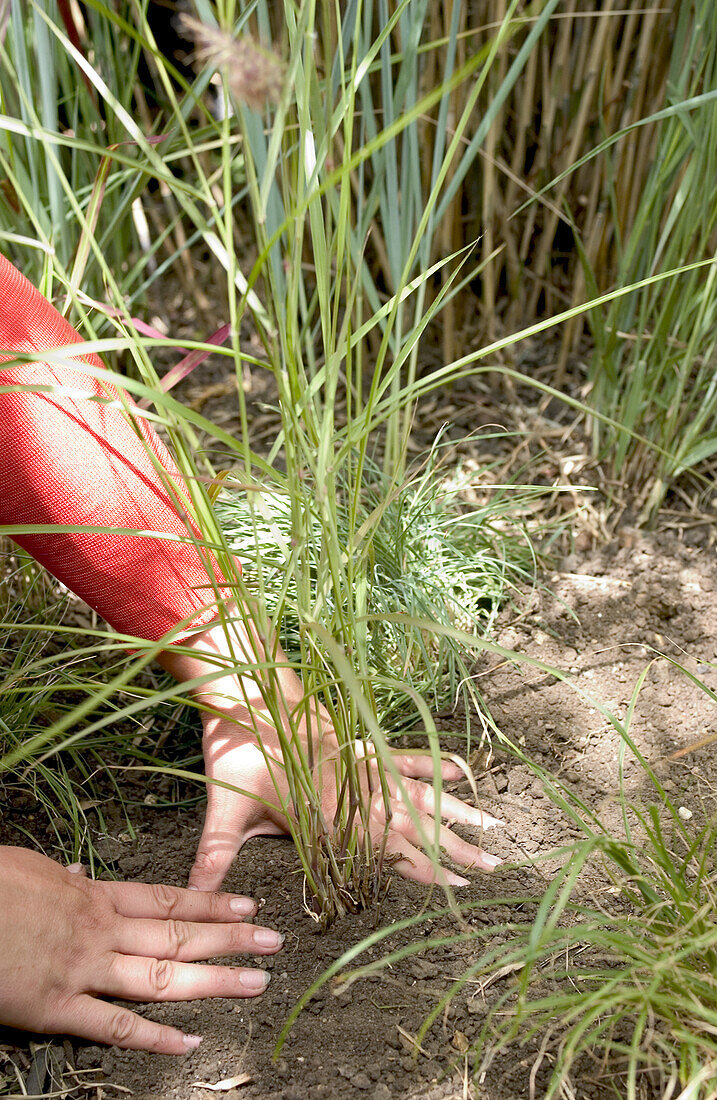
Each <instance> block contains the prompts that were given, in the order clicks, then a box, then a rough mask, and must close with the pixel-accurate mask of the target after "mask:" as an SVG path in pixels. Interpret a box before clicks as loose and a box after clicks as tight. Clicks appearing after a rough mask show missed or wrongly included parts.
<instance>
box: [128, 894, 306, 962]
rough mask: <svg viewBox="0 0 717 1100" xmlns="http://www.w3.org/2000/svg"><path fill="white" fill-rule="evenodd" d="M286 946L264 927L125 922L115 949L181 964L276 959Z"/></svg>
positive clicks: (135, 920)
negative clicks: (216, 959)
mask: <svg viewBox="0 0 717 1100" xmlns="http://www.w3.org/2000/svg"><path fill="white" fill-rule="evenodd" d="M191 892H192V891H190V893H191ZM200 896H201V895H200ZM283 942H284V936H282V935H281V933H280V932H275V931H274V929H273V928H265V927H263V926H262V925H256V924H238V923H235V924H192V923H191V922H189V921H182V920H173V919H172V920H137V919H135V918H130V919H122V920H120V922H119V924H118V926H117V929H116V934H115V936H114V937H113V944H114V948H115V950H116V951H118V952H120V953H121V954H124V955H147V956H149V957H151V958H155V959H176V960H178V961H180V962H193V961H194V960H195V959H210V958H214V957H215V956H223V955H273V954H275V952H277V951H278V950H279V948H280V947H281V945H282V944H283Z"/></svg>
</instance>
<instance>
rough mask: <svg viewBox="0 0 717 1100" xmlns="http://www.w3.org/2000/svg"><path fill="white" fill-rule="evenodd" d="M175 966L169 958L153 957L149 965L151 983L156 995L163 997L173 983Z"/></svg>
mask: <svg viewBox="0 0 717 1100" xmlns="http://www.w3.org/2000/svg"><path fill="white" fill-rule="evenodd" d="M173 976H174V966H173V965H172V963H171V962H170V961H169V960H168V959H152V961H151V963H150V966H149V985H150V989H151V990H152V993H153V994H154V996H155V997H162V996H163V995H164V994H166V993H167V991H168V989H169V987H170V986H171V984H172V978H173Z"/></svg>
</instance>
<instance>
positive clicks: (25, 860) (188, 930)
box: [0, 847, 283, 1054]
mask: <svg viewBox="0 0 717 1100" xmlns="http://www.w3.org/2000/svg"><path fill="white" fill-rule="evenodd" d="M232 903H233V907H232ZM255 912H256V906H255V905H254V903H253V902H252V901H251V900H250V899H249V898H241V897H237V896H236V895H232V894H215V893H201V892H199V891H197V890H184V889H179V888H176V887H173V886H164V885H156V886H155V885H148V884H145V883H130V882H94V881H92V880H90V879H86V878H85V877H84V876H83V875H82V874H81V873H77V872H72V871H70V870H68V869H67V868H66V867H63V866H62V865H61V864H59V863H56V862H54V861H53V860H51V859H48V858H47V857H46V856H43V855H40V854H39V853H38V852H32V851H29V850H28V849H25V848H11V847H0V926H2V930H3V947H2V951H0V1023H2V1024H6V1025H8V1026H11V1027H17V1028H24V1029H26V1030H29V1031H40V1032H47V1033H51V1034H58V1033H60V1034H71V1035H79V1036H82V1037H83V1038H85V1039H89V1040H91V1041H92V1042H98V1043H113V1044H115V1045H116V1046H120V1047H127V1048H130V1049H134V1050H150V1051H154V1052H155V1053H160V1054H186V1053H187V1051H190V1050H193V1049H194V1048H195V1047H197V1046H198V1045H199V1042H200V1041H201V1040H200V1038H199V1036H196V1035H185V1034H184V1033H183V1032H182V1031H179V1030H178V1029H177V1028H173V1027H167V1026H165V1025H164V1024H157V1023H154V1022H153V1021H151V1020H146V1019H144V1018H143V1017H142V1016H138V1015H137V1014H136V1013H135V1012H131V1011H130V1010H129V1009H127V1008H124V1007H122V1006H119V1005H114V1004H109V1003H107V1001H103V1000H99V999H98V998H99V997H101V996H105V997H118V998H121V999H123V1000H135V1001H188V1000H193V999H196V998H199V997H256V996H258V994H259V993H262V992H263V991H264V989H265V988H266V985H267V982H268V978H269V975H268V974H267V973H266V972H265V971H262V970H253V969H244V968H240V967H233V966H206V965H205V966H196V965H194V966H193V965H188V964H189V963H191V962H193V961H194V960H196V959H206V958H211V957H213V956H215V955H235V954H253V955H273V954H274V953H275V952H276V951H278V950H279V948H280V947H281V944H282V942H283V937H282V936H280V935H279V934H278V933H276V932H273V930H272V929H268V928H262V927H261V926H259V925H252V924H244V923H243V922H242V917H244V916H251V915H253V914H254V913H255ZM262 939H263V940H264V941H265V942H264V943H262V942H261V941H262Z"/></svg>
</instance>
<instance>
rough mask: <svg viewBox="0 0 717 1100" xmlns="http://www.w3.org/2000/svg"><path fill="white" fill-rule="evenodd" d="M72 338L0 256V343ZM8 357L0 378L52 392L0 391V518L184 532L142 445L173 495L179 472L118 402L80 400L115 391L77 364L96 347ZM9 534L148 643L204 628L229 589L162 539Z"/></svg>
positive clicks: (63, 342)
mask: <svg viewBox="0 0 717 1100" xmlns="http://www.w3.org/2000/svg"><path fill="white" fill-rule="evenodd" d="M78 343H80V337H79V336H78V335H77V333H76V332H75V331H74V329H73V328H72V327H71V325H69V324H68V323H67V321H65V320H64V319H63V318H62V317H61V316H60V314H59V313H58V312H57V310H55V309H54V308H53V307H52V306H51V305H50V303H49V302H48V301H47V300H46V299H45V298H44V297H43V296H42V295H41V294H40V293H39V291H38V290H36V289H35V287H33V286H32V284H31V283H29V282H28V281H27V279H26V278H25V277H24V276H23V275H21V274H20V272H19V271H18V270H17V269H16V268H14V267H13V266H12V264H11V263H9V262H8V261H7V260H6V259H5V257H4V256H2V255H0V349H3V350H4V351H5V352H10V353H12V352H15V353H18V352H19V353H26V352H38V351H47V350H49V349H51V348H60V347H63V346H67V345H68V344H78ZM9 359H12V355H11V354H4V355H3V354H0V386H2V385H18V384H21V385H35V386H53V387H55V386H59V387H62V389H61V390H60V389H58V390H57V391H55V392H48V391H47V390H45V391H36V392H34V393H33V392H19V393H18V392H16V393H0V525H1V524H24V523H28V524H29V523H36V524H56V525H59V524H64V525H75V524H77V525H83V526H96V527H113V528H131V529H133V530H138V531H153V532H160V533H161V534H163V535H164V534H166V535H169V536H176V535H180V536H184V537H186V536H187V534H188V533H189V532H191V531H193V530H194V529H193V528H192V527H191V525H190V524H189V521H188V520H187V519H186V518H180V510H181V506H180V507H179V508H178V506H177V505H175V503H174V501H173V496H172V490H171V488H168V487H166V486H165V484H163V481H162V476H161V475H160V473H159V472H158V471H157V469H156V468H155V466H154V465H153V462H152V458H151V455H150V453H149V452H151V454H153V455H154V456H155V457H156V459H158V460H159V463H160V464H161V466H162V467H163V469H164V470H165V471H166V473H167V474H168V475H169V479H171V482H173V483H174V485H176V487H177V490H178V494H179V497H180V499H181V497H182V483H181V475H180V473H179V471H178V470H177V468H176V466H175V465H174V463H173V461H172V459H171V457H170V455H169V452H168V451H167V449H166V447H165V446H164V444H163V443H162V441H161V440H160V439H159V437H158V436H157V434H156V433H155V432H154V431H152V430H151V429H150V428H148V426H147V425H146V422H143V421H142V420H141V419H137V420H133V419H132V417H131V416H129V415H128V414H127V413H126V412H125V411H124V409H123V408H118V407H116V406H115V407H112V406H110V405H108V404H107V403H99V402H97V401H95V400H92V399H91V398H92V397H102V398H105V399H106V398H108V397H109V398H117V397H118V396H119V395H118V391H117V390H116V389H114V388H113V387H112V386H111V385H110V384H109V382H105V381H101V380H99V379H97V378H94V377H92V375H89V374H86V373H85V372H84V371H82V369H81V367H80V366H79V365H80V364H81V363H83V362H84V363H87V364H90V365H91V366H93V367H101V366H102V362H101V360H100V359H99V358H98V357H97V356H96V355H92V354H87V355H84V356H81V357H80V356H78V357H77V358H76V361H77V363H78V369H75V368H74V367H70V366H64V365H62V366H61V365H53V364H51V363H43V362H32V363H25V364H15V365H14V366H9V367H6V368H5V369H3V367H2V364H3V363H6V362H8V360H9ZM124 396H125V397H126V395H124ZM130 407H131V403H130ZM194 534H195V535H196V534H197V532H196V531H194ZM13 537H15V538H16V541H17V542H19V543H20V545H21V546H23V547H25V549H26V550H28V551H29V552H30V553H31V554H32V555H33V557H35V558H37V560H38V561H40V562H42V564H43V565H45V566H46V567H47V568H48V569H49V570H50V572H52V573H54V575H55V576H56V577H58V578H59V580H61V581H62V582H63V584H65V585H67V587H68V588H70V589H72V591H73V592H76V593H77V594H78V595H79V596H81V597H82V599H84V600H85V601H86V602H87V603H88V604H90V605H91V606H92V607H93V608H95V610H97V611H98V612H99V613H100V614H101V615H102V616H103V618H105V619H106V620H107V621H108V622H109V623H110V624H111V625H112V626H113V627H114V628H115V629H116V630H118V631H120V632H121V633H124V634H131V635H133V636H135V637H140V638H146V639H148V640H150V641H157V640H158V639H159V638H161V637H163V636H164V635H165V634H166V633H167V632H168V631H170V630H171V629H172V628H173V627H175V626H176V624H177V623H178V622H181V621H182V620H183V619H189V625H190V626H197V625H204V624H206V623H208V622H210V621H211V620H212V619H214V618H215V617H216V614H217V599H221V598H227V597H228V596H229V595H230V593H229V592H228V590H226V589H217V586H216V582H215V581H214V580H213V578H214V577H217V576H219V572H218V568H217V566H216V563H215V562H214V561H213V559H211V558H210V556H209V555H208V554H207V553H206V551H205V552H202V551H200V550H199V549H198V548H197V547H195V546H194V545H192V544H187V543H180V542H176V541H172V540H171V538H170V539H164V538H146V537H144V538H143V537H141V536H136V535H123V534H120V533H118V532H112V533H109V534H60V533H57V532H51V533H49V534H43V535H18V536H13ZM209 562H210V563H211V564H209V566H208V567H207V563H209ZM185 635H186V631H182V632H181V634H178V635H177V637H176V638H174V639H173V640H175V641H176V640H178V639H179V638H181V637H184V636H185Z"/></svg>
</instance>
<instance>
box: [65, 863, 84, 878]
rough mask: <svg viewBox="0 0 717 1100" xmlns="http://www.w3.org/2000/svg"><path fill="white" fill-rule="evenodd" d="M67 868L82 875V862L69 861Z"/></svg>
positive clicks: (71, 872)
mask: <svg viewBox="0 0 717 1100" xmlns="http://www.w3.org/2000/svg"><path fill="white" fill-rule="evenodd" d="M67 870H68V871H69V872H70V874H71V875H81V874H82V871H83V867H82V864H81V863H68V864H67Z"/></svg>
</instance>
